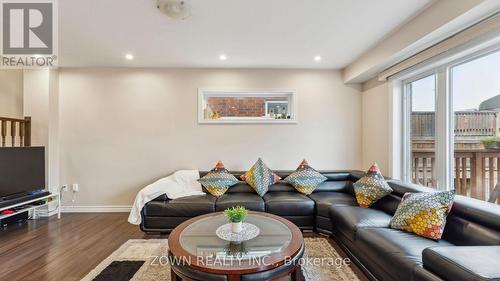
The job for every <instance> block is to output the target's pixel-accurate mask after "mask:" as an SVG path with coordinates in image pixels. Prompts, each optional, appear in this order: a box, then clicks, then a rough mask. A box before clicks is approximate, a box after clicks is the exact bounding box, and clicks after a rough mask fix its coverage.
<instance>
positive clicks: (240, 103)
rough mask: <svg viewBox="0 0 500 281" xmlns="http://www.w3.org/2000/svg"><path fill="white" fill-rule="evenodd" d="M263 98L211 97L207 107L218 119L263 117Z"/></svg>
mask: <svg viewBox="0 0 500 281" xmlns="http://www.w3.org/2000/svg"><path fill="white" fill-rule="evenodd" d="M265 101H266V99H265V98H258V97H248V98H233V97H211V98H208V106H209V107H210V108H211V109H212V110H213V111H217V112H218V113H219V116H220V117H262V116H264V115H265V112H264V110H265Z"/></svg>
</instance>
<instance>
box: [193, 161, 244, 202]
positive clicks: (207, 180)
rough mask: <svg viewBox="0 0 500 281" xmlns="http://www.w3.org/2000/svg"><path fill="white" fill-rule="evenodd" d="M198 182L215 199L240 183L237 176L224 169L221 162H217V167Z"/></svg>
mask: <svg viewBox="0 0 500 281" xmlns="http://www.w3.org/2000/svg"><path fill="white" fill-rule="evenodd" d="M198 181H199V182H200V183H201V185H203V186H204V187H205V188H206V189H207V190H208V192H210V194H212V195H213V196H215V197H219V196H221V195H222V194H224V193H225V192H226V191H227V190H228V189H229V187H230V186H233V185H235V184H237V183H238V182H239V181H238V179H237V178H236V177H235V176H233V175H232V174H231V173H229V172H228V171H227V170H226V168H224V164H222V162H221V161H219V162H217V164H216V165H215V167H214V168H213V169H212V170H211V171H210V172H209V173H208V174H206V175H205V176H204V177H202V178H201V179H199V180H198Z"/></svg>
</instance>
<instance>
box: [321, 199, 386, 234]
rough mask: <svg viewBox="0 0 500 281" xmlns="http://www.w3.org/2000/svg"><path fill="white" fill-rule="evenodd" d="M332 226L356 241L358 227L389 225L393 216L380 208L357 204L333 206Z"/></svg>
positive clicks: (331, 210) (331, 208)
mask: <svg viewBox="0 0 500 281" xmlns="http://www.w3.org/2000/svg"><path fill="white" fill-rule="evenodd" d="M330 218H331V220H332V228H333V230H335V231H336V232H340V233H342V234H343V235H345V236H346V237H347V238H348V239H349V240H351V241H354V239H355V237H356V232H357V230H358V228H361V227H385V228H387V227H389V223H390V221H391V216H390V215H388V214H386V213H384V212H383V211H380V210H374V209H365V208H360V207H357V206H335V205H333V206H331V207H330Z"/></svg>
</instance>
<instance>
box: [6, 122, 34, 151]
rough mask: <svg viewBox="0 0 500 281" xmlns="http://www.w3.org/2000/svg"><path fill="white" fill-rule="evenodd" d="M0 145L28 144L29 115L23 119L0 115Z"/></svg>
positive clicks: (29, 138)
mask: <svg viewBox="0 0 500 281" xmlns="http://www.w3.org/2000/svg"><path fill="white" fill-rule="evenodd" d="M0 137H1V142H0V146H2V147H6V146H30V145H31V117H24V119H16V118H7V117H0Z"/></svg>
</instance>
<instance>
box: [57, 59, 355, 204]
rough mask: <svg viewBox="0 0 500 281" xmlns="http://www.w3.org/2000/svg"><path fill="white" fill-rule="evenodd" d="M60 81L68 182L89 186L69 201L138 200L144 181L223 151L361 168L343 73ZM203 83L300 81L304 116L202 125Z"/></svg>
mask: <svg viewBox="0 0 500 281" xmlns="http://www.w3.org/2000/svg"><path fill="white" fill-rule="evenodd" d="M59 79H60V98H59V108H60V142H61V147H60V149H61V150H60V155H61V162H60V166H61V184H64V183H67V184H72V183H79V184H80V192H79V193H78V195H77V197H76V198H75V202H68V201H66V203H65V205H74V206H126V205H130V204H131V203H132V201H133V199H134V196H135V194H136V192H137V191H138V190H139V189H141V188H142V187H143V186H144V185H146V184H148V183H151V182H152V181H154V180H156V179H158V178H160V177H163V176H165V175H168V174H169V173H171V172H173V171H175V170H177V169H200V170H207V169H210V168H212V166H213V165H214V164H215V162H216V161H217V160H219V159H220V160H222V161H223V162H224V164H225V165H226V167H227V168H228V169H230V170H246V169H248V168H250V166H251V165H252V164H253V163H254V162H255V161H256V160H257V158H258V157H262V158H263V159H264V161H265V162H266V163H267V164H268V165H269V166H270V168H272V169H295V168H296V166H297V165H298V164H299V162H300V161H301V160H302V158H307V159H308V160H309V161H310V164H311V165H312V166H313V167H315V168H316V169H358V168H360V167H361V95H360V90H359V89H357V88H354V87H350V86H346V85H344V84H343V82H342V78H341V74H340V72H339V71H314V70H234V69H233V70H231V69H219V70H211V69H201V70H200V69H198V70H194V69H131V68H129V69H124V68H121V69H120V68H115V69H61V70H60V77H59ZM199 87H203V88H229V89H231V88H232V89H238V88H241V89H244V88H264V89H265V88H271V89H272V88H281V89H283V88H285V89H295V90H297V92H298V98H299V104H298V106H299V109H298V110H299V112H298V113H299V114H298V117H299V123H298V124H295V125H293V124H288V125H262V124H261V125H258V124H254V125H227V124H225V125H199V124H197V112H196V110H197V89H198V88H199ZM67 197H68V196H67ZM69 199H71V198H70V197H68V199H67V200H69Z"/></svg>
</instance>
